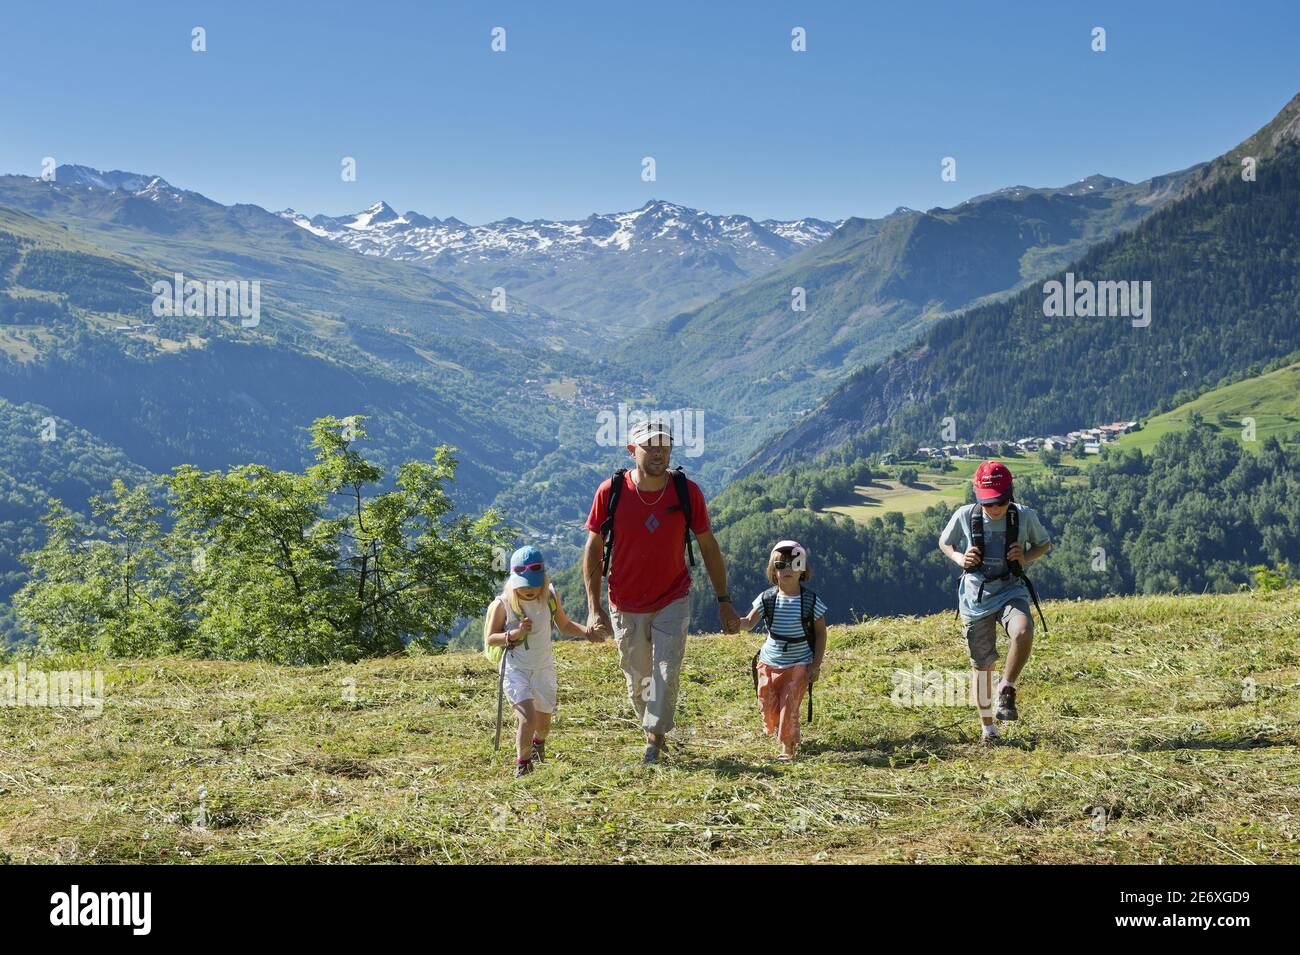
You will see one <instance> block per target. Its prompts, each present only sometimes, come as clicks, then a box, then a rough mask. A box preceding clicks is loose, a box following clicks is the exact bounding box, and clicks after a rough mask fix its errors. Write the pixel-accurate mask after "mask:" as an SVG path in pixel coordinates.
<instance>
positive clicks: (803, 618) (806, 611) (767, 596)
mask: <svg viewBox="0 0 1300 955" xmlns="http://www.w3.org/2000/svg"><path fill="white" fill-rule="evenodd" d="M776 593H777V588H776V587H769V588H767V590H765V591H763V596H762V598H760V599H761V600H762V601H763V625H764V626H765V627H767V633H768V636H770V637H772V639H773V640H780V641H781V643H782V644H783V645H782V647H781V652H782V653H784V652H785V651H786V649H787V648H788V647H789V646H790V644H792V643H807V644H808V647H809V648H810V649H811V650H812V652H813V658H814V659H816V655H817V631H816V629H814V627H813V611H814V610H815V609H816V607H817V595H816V594H815V593H813V592H812V591H811V590H804V588H803V585H802V584H800V585H799V622H800V623H802V624H803V636H802V637H777V636H773V635H772V620H773V619H774V618H775V617H776ZM762 652H763V651H762V650H761V649H760V650H759V652H758V653H755V654H754V657H753V659H751V660H750V661H749V674H750V676H751V677H753V680H754V693H755V694H757V693H758V657H759V653H762ZM812 698H813V685H812V684H811V683H809V684H808V720H807V721H808V722H809V723H811V722H812V718H813V700H812Z"/></svg>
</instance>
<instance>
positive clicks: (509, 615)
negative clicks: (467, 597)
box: [483, 584, 558, 667]
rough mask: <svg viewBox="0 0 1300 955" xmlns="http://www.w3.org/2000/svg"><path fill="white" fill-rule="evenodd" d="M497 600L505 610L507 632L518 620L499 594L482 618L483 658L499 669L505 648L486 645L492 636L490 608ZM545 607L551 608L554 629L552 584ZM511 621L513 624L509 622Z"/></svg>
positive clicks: (554, 604) (553, 592) (508, 603)
mask: <svg viewBox="0 0 1300 955" xmlns="http://www.w3.org/2000/svg"><path fill="white" fill-rule="evenodd" d="M497 600H499V601H501V603H502V605H503V606H504V607H505V608H506V629H507V630H509V629H511V628H512V627H513V626H515V624H518V623H519V619H518V618H517V617H515V612H514V611H513V610H511V609H510V601H509V600H507V599H506V595H505V594H501V595H500V596H499V597H497V598H496V600H493V601H492V603H490V604H488V608H487V613H486V614H485V615H484V617H483V656H485V657H487V658H488V659H489V660H491V661H492V665H493V666H496V667H499V666H500V665H501V658H502V657H503V656H504V655H505V652H506V648H505V647H501V646H496V645H494V644H490V643H488V637H490V636H492V608H493V607H494V606H495V605H496V602H497ZM547 605H548V606H549V607H550V608H551V626H552V627H554V626H555V611H556V610H557V609H558V604H557V603H556V600H555V585H554V584H552V585H551V597H550V599H549V600H548V601H547ZM512 619H513V623H512V622H511V621H512ZM524 646H525V647H527V646H528V638H527V637H525V638H524Z"/></svg>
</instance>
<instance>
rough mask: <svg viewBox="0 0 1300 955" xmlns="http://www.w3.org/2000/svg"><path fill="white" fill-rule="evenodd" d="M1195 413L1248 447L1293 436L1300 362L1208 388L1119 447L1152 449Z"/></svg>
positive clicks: (1299, 416) (1298, 419)
mask: <svg viewBox="0 0 1300 955" xmlns="http://www.w3.org/2000/svg"><path fill="white" fill-rule="evenodd" d="M1194 416H1199V417H1200V418H1201V420H1202V421H1203V422H1204V423H1205V424H1207V425H1209V426H1210V427H1213V428H1215V429H1216V430H1218V431H1220V432H1222V433H1223V434H1225V435H1227V436H1229V437H1232V436H1234V435H1235V436H1236V437H1237V439H1238V440H1240V441H1242V443H1243V444H1244V445H1245V446H1246V447H1252V446H1253V447H1256V448H1258V447H1260V446H1261V445H1262V444H1263V442H1264V441H1265V440H1266V439H1268V438H1273V437H1275V438H1277V439H1278V440H1279V441H1289V440H1294V438H1295V435H1296V434H1297V432H1300V362H1296V363H1295V364H1291V365H1287V366H1286V367H1284V368H1279V369H1278V370H1276V371H1271V372H1268V373H1267V374H1264V375H1258V376H1256V377H1254V378H1247V379H1245V380H1244V381H1239V382H1236V383H1235V384H1231V385H1225V386H1224V387H1222V388H1215V389H1213V390H1211V391H1207V392H1206V393H1205V394H1203V395H1201V396H1200V397H1199V398H1195V399H1193V400H1192V401H1189V402H1187V403H1186V404H1182V405H1179V406H1178V407H1177V408H1175V409H1174V410H1173V411H1169V412H1166V413H1165V414H1162V415H1156V416H1155V417H1153V418H1151V419H1150V420H1149V421H1147V422H1145V424H1144V425H1143V427H1142V430H1141V431H1138V432H1135V433H1133V434H1126V435H1123V436H1122V437H1120V439H1119V440H1118V441H1117V442H1116V446H1117V447H1121V448H1126V449H1127V448H1136V449H1138V450H1139V451H1142V452H1143V453H1148V454H1149V453H1150V452H1151V450H1152V449H1153V448H1154V447H1155V446H1156V444H1157V442H1159V440H1160V439H1161V437H1163V436H1164V435H1165V434H1167V433H1168V432H1170V431H1181V430H1184V429H1186V428H1188V427H1190V426H1191V422H1192V421H1193V418H1194ZM1246 418H1253V419H1255V425H1254V437H1255V440H1254V441H1253V442H1252V441H1248V440H1246V439H1247V437H1248V435H1247V433H1246V431H1245V430H1244V428H1245V425H1244V424H1243V420H1244V419H1246Z"/></svg>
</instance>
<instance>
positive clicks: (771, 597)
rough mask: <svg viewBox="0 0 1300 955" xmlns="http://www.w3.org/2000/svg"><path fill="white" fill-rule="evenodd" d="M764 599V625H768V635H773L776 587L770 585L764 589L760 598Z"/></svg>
mask: <svg viewBox="0 0 1300 955" xmlns="http://www.w3.org/2000/svg"><path fill="white" fill-rule="evenodd" d="M760 599H761V600H762V601H763V625H764V626H766V627H767V635H768V636H769V637H770V636H771V635H772V620H773V618H774V617H775V616H776V588H775V587H768V588H767V590H765V591H763V596H762V597H761V598H760Z"/></svg>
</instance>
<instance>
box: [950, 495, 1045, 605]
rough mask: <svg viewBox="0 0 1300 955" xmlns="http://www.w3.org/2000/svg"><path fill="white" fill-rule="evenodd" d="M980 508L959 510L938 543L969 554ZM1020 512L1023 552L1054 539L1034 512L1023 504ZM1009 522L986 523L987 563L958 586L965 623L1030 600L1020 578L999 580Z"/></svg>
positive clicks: (970, 506) (968, 573) (1004, 564)
mask: <svg viewBox="0 0 1300 955" xmlns="http://www.w3.org/2000/svg"><path fill="white" fill-rule="evenodd" d="M977 507H979V505H978V504H967V505H965V506H964V507H959V508H957V510H956V511H955V512H954V513H953V515H952V518H951V519H949V521H948V526H947V527H945V528H944V529H943V534H942V535H941V536H940V538H939V540H941V541H942V542H943V543H945V544H948V545H949V546H950V547H955V548H957V549H958V550H959V551H963V552H964V551H967V550H970V547H971V528H970V516H971V514H972V512H973V511H974V510H975V508H977ZM1013 507H1015V508H1016V509H1018V510H1019V511H1020V549H1021V550H1022V551H1027V550H1029V548H1031V547H1037V546H1039V545H1040V544H1046V543H1047V542H1048V541H1050V540H1051V539H1052V538H1051V535H1050V534H1048V533H1047V529H1046V528H1044V527H1043V523H1042V521H1040V520H1039V519H1038V515H1037V514H1036V513H1034V509H1033V508H1030V507H1025V506H1024V505H1023V504H1015V505H1013ZM1006 542H1007V519H1006V518H1005V517H1003V518H1000V519H998V520H996V521H991V520H989V519H988V518H987V517H986V518H985V519H984V560H983V562H982V563H981V564H980V566H979V567H978V568H977V570H975V571H966V572H965V573H963V574H962V575H961V580H960V581H959V582H958V584H957V608H958V610H959V611H960V613H961V619H962V620H963V621H965V622H966V623H970V622H971V621H972V620H980V619H982V618H984V617H987V616H989V615H991V614H995V613H999V612H1000V611H1001V610H1002V608H1003V607H1005V606H1006V605H1007V604H1008V603H1010V602H1011V601H1012V600H1016V599H1020V600H1026V601H1027V600H1028V599H1029V590H1028V589H1027V588H1026V587H1025V584H1024V581H1022V580H1020V579H1019V578H1018V577H1008V578H1006V579H1005V580H997V579H995V578H997V577H1001V576H1002V575H1003V574H1005V573H1006V572H1007V562H1006V557H1005V554H1006ZM980 584H983V585H984V599H983V600H979V601H977V600H976V599H975V598H976V597H978V596H979V591H980Z"/></svg>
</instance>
